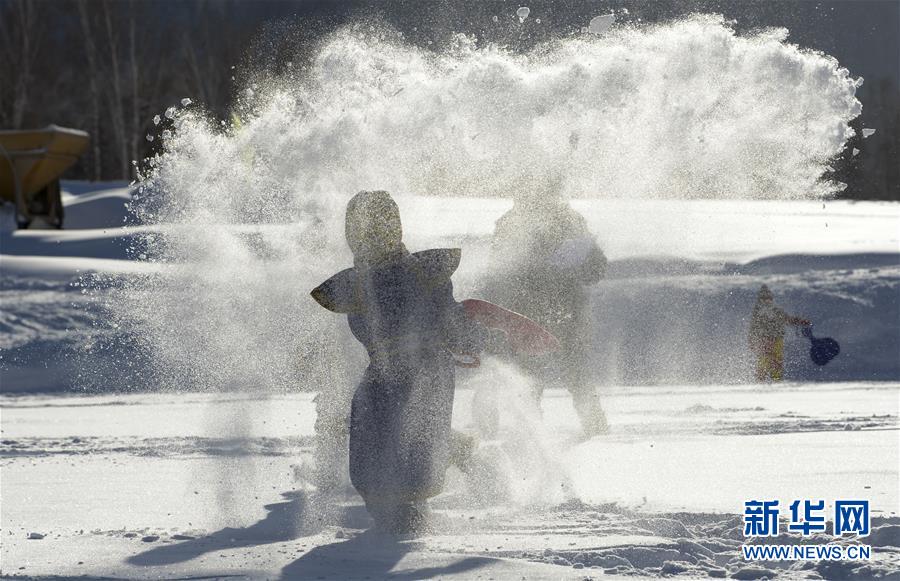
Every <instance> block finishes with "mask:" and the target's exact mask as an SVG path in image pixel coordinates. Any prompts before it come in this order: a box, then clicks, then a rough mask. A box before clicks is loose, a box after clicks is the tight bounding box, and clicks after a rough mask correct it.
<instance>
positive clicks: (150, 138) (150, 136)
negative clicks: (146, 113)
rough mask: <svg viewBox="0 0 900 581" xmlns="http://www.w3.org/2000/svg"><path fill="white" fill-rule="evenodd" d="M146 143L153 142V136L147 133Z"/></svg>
mask: <svg viewBox="0 0 900 581" xmlns="http://www.w3.org/2000/svg"><path fill="white" fill-rule="evenodd" d="M147 141H153V136H152V135H150V134H149V133H148V134H147Z"/></svg>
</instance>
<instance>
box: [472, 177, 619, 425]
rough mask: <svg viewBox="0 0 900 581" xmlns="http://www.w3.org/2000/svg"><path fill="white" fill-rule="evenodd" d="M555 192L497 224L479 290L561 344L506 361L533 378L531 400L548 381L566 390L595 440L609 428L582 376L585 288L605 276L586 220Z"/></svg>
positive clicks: (529, 195)
mask: <svg viewBox="0 0 900 581" xmlns="http://www.w3.org/2000/svg"><path fill="white" fill-rule="evenodd" d="M557 187H558V186H557V185H554V184H551V185H550V186H548V187H547V188H545V189H542V190H538V191H532V192H527V191H524V192H522V193H520V195H519V197H517V198H516V200H515V202H514V204H513V207H512V209H511V210H509V211H508V212H507V213H506V214H504V215H503V216H501V217H500V219H498V220H497V222H496V224H495V227H494V236H493V240H492V256H493V268H492V273H491V275H490V276H489V277H488V278H487V280H486V282H485V285H484V291H485V294H486V295H487V298H488V299H489V300H491V301H493V302H496V303H498V304H501V305H503V306H504V307H506V308H508V309H511V310H513V311H515V312H517V313H521V314H523V315H525V316H527V317H529V318H530V319H533V320H534V321H536V322H537V323H538V324H540V325H541V326H543V327H544V328H546V329H547V330H548V331H550V332H551V333H553V334H554V335H555V336H556V337H557V338H558V339H559V341H560V344H561V348H560V350H559V351H557V352H555V353H552V354H548V355H544V356H541V357H529V358H522V357H516V356H515V355H510V356H511V357H512V358H513V359H515V360H516V362H517V363H518V364H519V365H520V366H521V367H522V368H523V369H525V370H527V371H528V372H529V373H531V374H532V375H534V376H535V377H536V378H537V379H538V381H536V382H535V386H536V387H535V392H534V396H535V398H536V399H538V400H540V398H541V395H542V393H543V387H544V386H545V385H546V383H547V381H548V380H549V381H551V382H558V383H560V384H562V385H563V386H564V387H565V388H566V389H568V390H569V392H570V393H571V394H572V400H573V404H574V406H575V410H576V412H577V413H578V417H579V419H580V421H581V425H582V428H583V429H584V431H585V433H586V434H587V435H589V436H594V435H597V434H603V433H605V432H607V430H608V425H607V420H606V414H605V413H604V411H603V407H602V405H601V403H600V397H599V395H598V394H597V391H596V389H595V388H594V385H592V384H591V382H590V380H589V377H588V373H587V365H588V361H589V359H590V353H589V346H590V344H591V342H590V332H591V329H590V296H589V291H590V286H591V285H593V284H595V283H596V282H598V281H599V280H600V279H601V278H602V277H603V276H604V274H605V271H606V256H605V255H604V254H603V251H602V250H601V249H600V247H599V246H598V245H597V241H596V239H595V238H594V236H593V235H592V234H591V232H590V230H589V229H588V226H587V221H586V220H585V219H584V216H582V215H581V214H579V213H578V212H577V211H575V210H574V209H572V207H571V206H570V205H569V204H568V203H567V202H566V201H565V200H564V199H562V198H561V197H560V196H559V195H558V194H557V193H556V190H557Z"/></svg>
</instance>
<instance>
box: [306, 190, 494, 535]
mask: <svg viewBox="0 0 900 581" xmlns="http://www.w3.org/2000/svg"><path fill="white" fill-rule="evenodd" d="M345 224H346V230H345V234H346V238H347V243H348V245H349V246H350V250H351V251H352V252H353V262H354V265H353V268H349V269H346V270H344V271H341V272H340V273H338V274H336V275H335V276H333V277H332V278H330V279H328V280H327V281H325V282H324V283H322V284H321V285H319V286H318V287H316V288H315V289H314V290H313V291H312V293H311V294H312V296H313V298H314V299H315V300H316V301H317V302H318V303H319V304H320V305H322V306H323V307H325V308H327V309H329V310H331V311H334V312H337V313H343V314H346V315H347V321H348V323H349V325H350V330H351V332H352V333H353V335H354V337H356V339H357V340H359V342H360V343H362V345H363V346H364V347H365V349H366V351H367V353H368V355H369V364H368V367H367V368H366V370H365V373H364V375H363V378H362V381H361V382H360V383H359V386H358V387H357V388H356V392H355V394H354V396H353V401H352V404H351V410H350V426H349V447H350V480H351V482H352V483H353V486H354V487H355V488H356V490H357V491H358V492H359V494H360V495H361V496H362V497H363V499H364V500H365V503H366V508H367V509H368V511H369V513H370V514H371V515H372V517H373V519H374V520H375V523H376V526H378V527H380V528H383V529H386V530H388V531H390V532H393V533H404V534H405V533H415V532H416V531H417V530H419V529H420V528H421V527H423V526H425V525H426V519H425V502H426V500H427V499H428V498H430V497H432V496H434V495H436V494H438V493H439V492H440V491H441V490H442V488H443V484H444V473H445V471H446V469H447V466H448V464H449V462H450V459H451V447H452V444H451V429H450V419H451V414H452V410H453V396H454V388H455V381H454V380H455V378H454V375H455V364H454V358H453V353H457V354H475V353H477V352H479V351H480V350H481V349H482V348H483V346H484V343H485V341H486V340H487V339H488V333H487V331H486V329H485V328H484V327H482V326H481V325H479V324H476V323H474V322H472V321H471V320H469V319H468V318H466V316H465V313H464V310H463V307H462V305H461V304H460V303H457V302H456V300H455V299H454V298H453V283H452V282H451V278H450V277H451V275H452V274H453V272H454V271H455V270H456V268H457V267H458V266H459V261H460V250H459V249H433V250H426V251H423V252H416V253H410V252H409V251H408V250H407V249H406V247H405V246H404V244H403V242H402V226H401V222H400V212H399V209H398V208H397V204H396V203H395V202H394V200H393V199H392V198H391V196H390V195H389V194H388V193H387V192H384V191H364V192H360V193H359V194H357V195H356V196H354V197H353V199H351V200H350V202H349V204H348V205H347V215H346V223H345Z"/></svg>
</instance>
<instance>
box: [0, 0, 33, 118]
mask: <svg viewBox="0 0 900 581" xmlns="http://www.w3.org/2000/svg"><path fill="white" fill-rule="evenodd" d="M7 6H8V8H7V9H8V10H9V12H10V14H9V21H10V22H11V23H12V26H0V34H2V36H0V41H2V43H3V44H2V47H3V52H4V53H5V55H6V59H7V60H8V62H9V63H10V69H9V72H10V74H11V75H12V77H13V78H12V82H11V83H10V85H11V86H12V96H11V107H10V113H9V119H4V121H5V122H6V123H9V124H10V125H11V126H12V127H13V128H15V129H20V128H21V127H22V125H23V122H24V121H25V114H26V112H27V109H28V106H29V96H30V95H29V89H30V88H31V87H32V86H33V72H34V63H35V60H36V59H37V56H38V51H39V50H40V46H41V37H42V36H43V32H44V26H43V25H42V23H41V19H40V17H39V15H38V9H37V3H36V2H35V0H10V3H9V4H8V5H7ZM3 84H6V83H5V82H4V83H3Z"/></svg>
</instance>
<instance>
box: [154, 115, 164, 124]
mask: <svg viewBox="0 0 900 581" xmlns="http://www.w3.org/2000/svg"><path fill="white" fill-rule="evenodd" d="M160 121H162V117H160V116H159V115H154V116H153V124H154V125H159V122H160Z"/></svg>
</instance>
